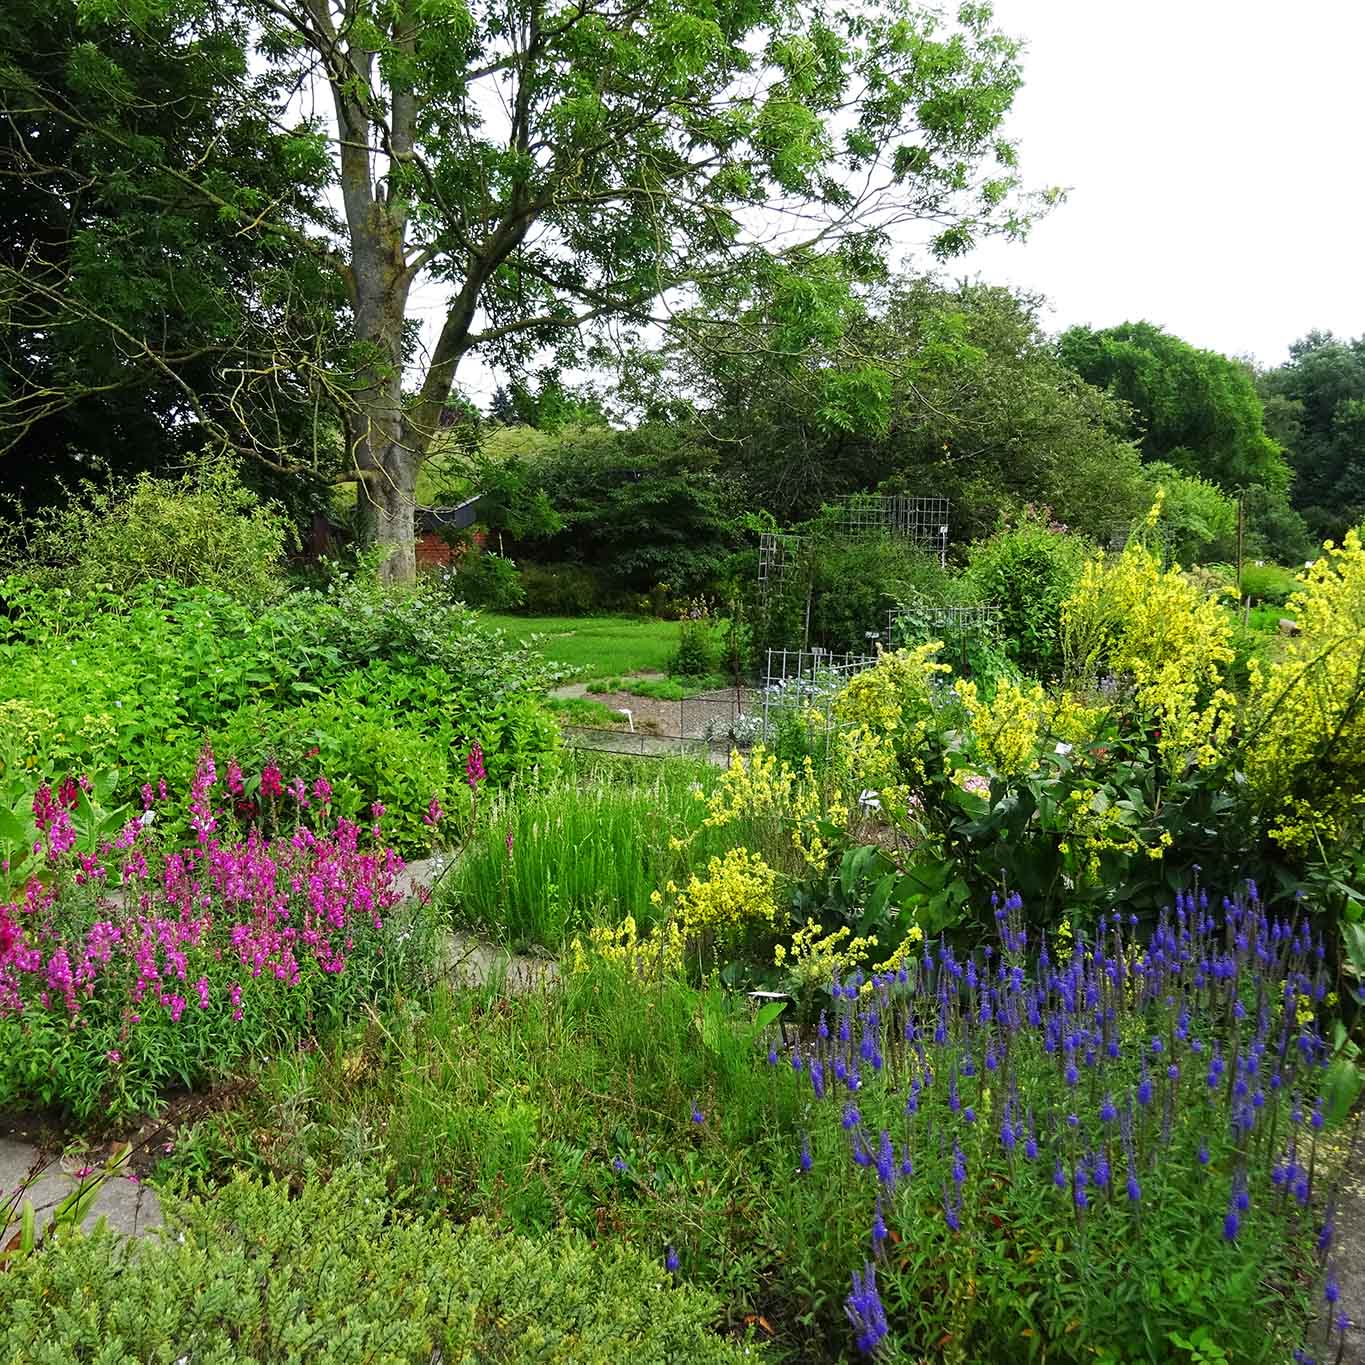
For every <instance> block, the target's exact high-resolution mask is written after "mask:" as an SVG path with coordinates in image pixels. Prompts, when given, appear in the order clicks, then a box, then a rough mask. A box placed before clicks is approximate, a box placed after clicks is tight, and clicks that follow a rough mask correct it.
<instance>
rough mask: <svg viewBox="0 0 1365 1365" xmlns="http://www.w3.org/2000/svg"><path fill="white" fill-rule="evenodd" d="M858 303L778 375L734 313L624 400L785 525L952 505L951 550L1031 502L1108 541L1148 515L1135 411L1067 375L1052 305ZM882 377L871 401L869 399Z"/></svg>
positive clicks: (952, 300) (917, 286) (896, 293)
mask: <svg viewBox="0 0 1365 1365" xmlns="http://www.w3.org/2000/svg"><path fill="white" fill-rule="evenodd" d="M860 300H861V301H860V304H859V306H858V307H857V308H856V309H850V310H847V311H846V314H845V315H844V316H843V318H842V322H841V327H842V329H843V331H842V339H841V340H840V341H838V342H837V343H826V342H824V341H823V340H816V341H814V342H811V343H808V344H807V345H806V346H805V347H804V348H803V349H802V350H801V351H800V352H799V354H796V355H794V356H792V357H791V358H789V359H787V360H786V361H785V362H784V363H782V364H774V363H772V360H771V358H770V357H769V356H768V355H767V354H765V352H764V350H763V347H762V344H761V341H762V338H763V337H764V335H765V326H766V321H767V320H766V317H765V316H764V315H762V314H761V312H760V311H759V310H758V309H748V308H747V307H741V306H740V305H736V306H735V307H734V315H733V316H731V317H727V319H726V322H725V326H724V327H723V328H722V327H720V326H716V327H714V328H712V329H710V330H707V329H706V328H703V327H700V326H697V327H696V328H695V330H689V333H688V334H687V335H686V336H684V337H683V338H682V339H680V341H679V342H678V344H677V345H675V346H674V348H673V349H671V350H670V351H669V352H668V353H666V355H664V356H661V357H640V358H637V359H636V361H635V362H634V364H633V365H632V366H630V367H628V369H627V371H626V373H625V374H624V375H623V376H622V378H623V385H624V387H625V390H626V393H627V395H628V396H629V397H631V398H632V399H633V400H634V401H635V402H637V403H639V404H641V405H643V406H644V407H645V408H646V410H647V411H649V412H651V413H658V414H659V415H660V419H661V420H670V421H673V422H686V423H689V424H690V425H692V426H693V427H694V428H695V429H696V430H697V431H698V433H699V435H700V436H701V437H702V438H703V439H705V440H706V441H708V442H711V443H713V444H714V445H715V447H716V448H717V449H718V451H719V452H720V454H721V456H722V458H723V460H724V462H725V468H726V471H727V473H728V474H729V475H730V476H731V477H733V478H734V479H735V480H736V482H737V483H738V484H739V485H740V487H741V489H742V490H743V495H744V501H745V503H746V504H747V505H748V506H749V507H758V508H764V509H766V510H767V511H769V512H771V513H772V514H773V516H774V517H776V518H777V519H778V520H780V521H781V522H783V523H791V522H800V521H805V520H808V519H809V518H812V517H814V516H815V515H816V514H817V513H818V512H819V510H820V507H821V505H822V504H824V503H826V502H829V501H831V500H833V499H834V498H836V497H839V496H842V495H845V494H850V493H858V492H864V491H867V490H870V489H878V490H880V491H884V492H904V493H908V494H911V495H915V496H924V495H926V494H938V495H941V496H943V497H946V498H948V499H949V501H950V503H951V513H950V519H949V520H950V541H951V543H952V544H960V543H962V542H964V541H968V540H972V539H975V538H979V537H983V536H987V535H989V534H990V533H991V532H992V531H993V530H994V528H995V527H996V526H997V525H998V523H999V521H1000V519H1001V516H1002V515H1012V514H1013V513H1015V512H1016V511H1018V510H1019V509H1020V508H1022V507H1023V506H1024V505H1025V504H1026V503H1030V502H1031V503H1034V504H1044V503H1045V504H1048V505H1050V506H1051V507H1052V509H1053V511H1054V513H1055V515H1056V516H1057V517H1058V518H1059V519H1060V520H1061V521H1063V522H1065V523H1066V524H1067V525H1069V526H1071V527H1072V528H1073V529H1075V530H1078V531H1079V532H1081V533H1082V534H1085V535H1089V536H1092V537H1094V538H1096V539H1099V538H1101V537H1105V538H1107V536H1108V535H1109V533H1110V532H1111V531H1112V530H1114V529H1116V528H1120V527H1122V526H1125V525H1126V524H1127V522H1128V520H1129V519H1130V518H1131V517H1132V516H1133V515H1134V514H1135V513H1136V512H1137V511H1138V510H1139V508H1140V506H1141V504H1142V502H1143V481H1142V475H1141V470H1140V465H1139V457H1138V453H1137V451H1136V449H1135V448H1134V447H1133V445H1132V444H1131V443H1130V442H1129V441H1128V440H1127V439H1125V436H1124V434H1123V432H1124V410H1123V408H1122V407H1121V405H1119V404H1118V403H1116V402H1115V401H1114V400H1113V399H1112V398H1111V397H1109V395H1107V394H1106V393H1104V392H1102V391H1101V390H1100V389H1097V388H1095V387H1094V386H1092V385H1089V384H1086V383H1084V382H1082V381H1081V380H1080V379H1079V378H1078V377H1077V376H1076V374H1075V373H1074V371H1072V370H1070V369H1069V368H1068V367H1067V366H1065V365H1064V364H1062V363H1061V362H1060V361H1059V360H1058V358H1057V356H1056V354H1055V349H1054V347H1053V344H1052V343H1051V342H1050V340H1049V339H1048V338H1047V337H1046V335H1045V334H1044V331H1043V328H1042V325H1041V322H1040V310H1041V306H1042V301H1041V300H1039V299H1037V298H1033V297H1029V296H1027V295H1017V294H1014V293H1012V292H1011V291H1009V290H1006V289H1000V288H994V287H990V286H983V285H961V286H956V287H954V286H950V285H948V284H946V283H945V282H944V281H942V280H940V279H937V278H934V277H932V276H930V277H917V276H908V275H900V276H896V277H893V278H892V279H891V280H890V281H889V282H886V283H885V284H882V285H880V286H879V287H878V288H877V289H875V290H872V291H868V293H867V294H866V295H860ZM759 303H760V307H771V308H772V309H773V310H774V311H776V309H777V306H778V305H777V303H776V301H774V302H772V303H771V304H769V303H768V301H767V300H766V298H764V299H760V301H759ZM736 338H742V342H738V341H737V340H736ZM845 349H846V350H847V351H849V352H852V354H851V355H845V354H844V353H843V352H844V350H845ZM845 366H847V367H850V368H851V369H852V371H854V374H853V375H851V376H850V377H848V378H847V379H844V380H841V381H840V382H839V383H838V385H837V387H838V400H839V401H838V403H837V404H835V403H833V402H832V400H831V387H832V385H834V383H835V381H834V380H833V379H832V378H831V376H832V375H834V376H837V375H838V374H839V372H840V370H841V369H842V368H844V367H845ZM869 367H873V368H875V369H876V370H877V371H879V372H880V375H881V379H879V381H878V382H877V383H876V384H873V383H871V382H866V383H864V382H860V381H858V375H859V374H861V373H862V371H864V370H866V369H868V368H869ZM679 393H688V394H694V395H696V397H695V400H694V405H693V406H689V405H684V404H681V403H680V402H679V400H678V398H677V395H678V394H679ZM836 409H837V420H836Z"/></svg>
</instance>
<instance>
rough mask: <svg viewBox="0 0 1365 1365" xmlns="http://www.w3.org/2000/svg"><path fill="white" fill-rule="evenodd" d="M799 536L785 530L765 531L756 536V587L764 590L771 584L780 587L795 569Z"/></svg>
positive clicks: (799, 544) (799, 547) (799, 548)
mask: <svg viewBox="0 0 1365 1365" xmlns="http://www.w3.org/2000/svg"><path fill="white" fill-rule="evenodd" d="M800 551H801V537H800V536H796V535H791V534H790V533H789V532H786V531H765V532H764V533H763V534H762V535H761V536H759V538H758V587H759V591H760V592H766V591H767V590H768V588H769V586H771V585H776V586H777V587H781V586H782V584H783V583H785V582H786V581H787V575H788V574H789V573H793V572H794V571H795V569H796V565H797V558H798V556H799V554H800Z"/></svg>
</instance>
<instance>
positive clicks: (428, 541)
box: [417, 534, 453, 569]
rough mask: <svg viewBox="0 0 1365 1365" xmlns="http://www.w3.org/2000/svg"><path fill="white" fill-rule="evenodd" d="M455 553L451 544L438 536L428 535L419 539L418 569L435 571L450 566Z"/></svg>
mask: <svg viewBox="0 0 1365 1365" xmlns="http://www.w3.org/2000/svg"><path fill="white" fill-rule="evenodd" d="M452 557H453V552H452V551H451V548H450V546H449V544H447V542H446V541H444V540H442V539H441V537H440V536H438V535H432V534H427V535H424V536H418V537H417V567H418V568H419V569H435V568H439V567H440V566H441V565H442V564H449V563H450V561H451V559H452Z"/></svg>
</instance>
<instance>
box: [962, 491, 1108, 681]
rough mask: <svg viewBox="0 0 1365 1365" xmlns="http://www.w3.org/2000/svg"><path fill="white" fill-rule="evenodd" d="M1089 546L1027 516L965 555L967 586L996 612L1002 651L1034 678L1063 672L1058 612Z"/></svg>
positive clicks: (1038, 516)
mask: <svg viewBox="0 0 1365 1365" xmlns="http://www.w3.org/2000/svg"><path fill="white" fill-rule="evenodd" d="M1088 549H1089V547H1088V545H1087V544H1086V542H1085V541H1084V540H1082V539H1081V538H1080V537H1079V536H1076V535H1072V534H1070V533H1069V532H1067V531H1066V530H1064V529H1062V528H1059V527H1054V526H1053V525H1052V524H1051V522H1050V518H1049V517H1048V516H1047V515H1046V514H1045V513H1038V512H1033V511H1029V512H1026V513H1025V514H1024V516H1022V517H1021V518H1020V520H1019V521H1018V523H1017V524H1016V525H1014V526H1008V527H1004V528H1003V529H1001V530H999V531H997V532H996V533H995V535H993V536H992V537H991V538H990V539H989V540H983V541H980V542H978V543H977V544H975V545H973V546H972V547H971V549H970V550H969V551H968V562H967V572H966V580H967V582H968V583H969V584H970V585H971V587H972V588H973V589H974V590H975V592H976V593H977V595H978V596H979V598H980V600H981V601H982V602H984V603H987V604H989V605H993V606H997V607H999V608H1000V636H1001V639H1002V641H1003V643H1004V647H1005V651H1006V653H1007V654H1008V655H1009V657H1010V659H1011V660H1012V661H1013V662H1014V663H1015V664H1016V665H1018V667H1019V668H1020V669H1021V670H1022V671H1023V672H1024V673H1027V674H1029V675H1030V676H1032V677H1036V678H1050V677H1053V676H1055V675H1056V674H1057V673H1058V672H1059V671H1060V669H1061V665H1062V652H1061V611H1062V603H1063V602H1064V601H1065V600H1066V598H1067V597H1068V596H1069V595H1070V593H1071V590H1072V588H1073V587H1075V585H1076V581H1077V579H1078V578H1079V577H1080V573H1081V569H1082V567H1083V566H1084V564H1085V559H1086V555H1087V553H1088Z"/></svg>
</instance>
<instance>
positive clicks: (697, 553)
mask: <svg viewBox="0 0 1365 1365" xmlns="http://www.w3.org/2000/svg"><path fill="white" fill-rule="evenodd" d="M536 473H537V475H538V477H539V479H540V481H541V484H542V486H543V487H544V489H545V490H546V492H547V493H548V495H549V498H550V502H551V503H552V505H553V507H554V510H555V512H556V513H558V515H559V516H560V517H562V518H563V523H564V526H563V529H562V530H561V531H560V532H559V533H558V534H557V535H554V536H552V537H550V538H549V539H548V540H546V541H544V542H542V545H543V547H544V548H543V549H541V548H539V547H538V550H537V553H538V554H541V555H543V557H544V558H546V559H552V560H573V561H575V562H578V563H581V564H585V565H587V566H588V567H590V568H594V569H597V570H598V571H599V572H600V573H601V574H602V575H603V577H604V578H605V579H606V580H607V581H609V582H610V583H612V584H613V585H614V586H618V587H622V588H628V589H631V590H633V591H635V592H637V593H639V592H648V591H649V590H650V588H652V587H653V586H654V584H655V583H667V584H668V585H669V587H670V588H671V589H672V591H673V592H674V593H691V592H700V591H706V590H708V589H709V588H710V587H711V586H712V584H713V582H714V580H715V579H716V577H717V575H718V572H719V569H720V566H721V564H722V562H723V560H724V559H725V557H726V555H728V554H729V552H730V551H731V550H732V549H733V548H734V545H735V540H736V529H735V513H736V511H737V506H736V499H735V494H734V489H733V487H732V483H731V481H730V480H729V479H728V478H727V477H725V475H724V473H723V472H722V467H721V457H720V456H719V454H718V452H717V451H716V450H715V449H714V447H712V446H711V445H709V444H708V443H707V442H705V441H704V440H702V439H699V438H698V437H697V436H696V435H695V434H694V433H693V432H691V431H689V430H688V429H686V428H685V427H682V426H678V425H674V424H671V423H666V422H645V423H643V424H642V425H640V426H639V427H637V428H635V429H634V430H631V431H614V430H612V429H611V428H609V427H570V428H566V429H565V430H564V431H563V432H562V433H560V434H558V435H556V437H555V438H554V439H553V441H552V442H551V443H549V446H548V449H546V450H544V451H542V452H541V453H540V454H539V455H538V456H537V463H536ZM521 557H522V558H523V559H525V555H524V554H523V555H522V556H521ZM529 591H530V589H529V587H528V593H529ZM541 609H542V608H536V610H541Z"/></svg>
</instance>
